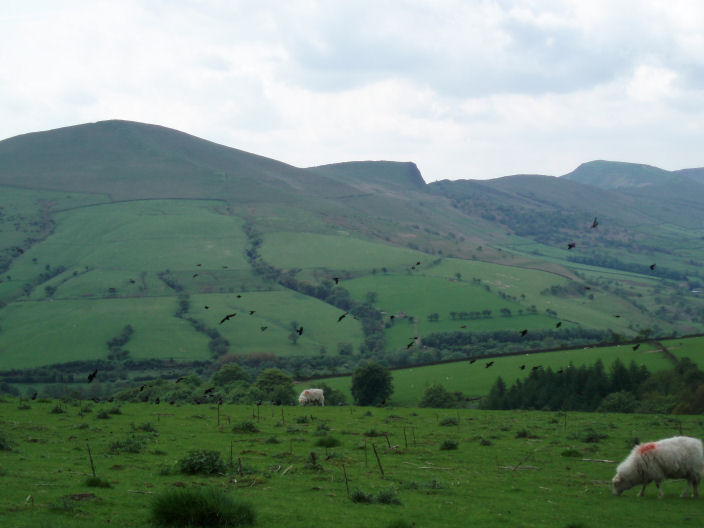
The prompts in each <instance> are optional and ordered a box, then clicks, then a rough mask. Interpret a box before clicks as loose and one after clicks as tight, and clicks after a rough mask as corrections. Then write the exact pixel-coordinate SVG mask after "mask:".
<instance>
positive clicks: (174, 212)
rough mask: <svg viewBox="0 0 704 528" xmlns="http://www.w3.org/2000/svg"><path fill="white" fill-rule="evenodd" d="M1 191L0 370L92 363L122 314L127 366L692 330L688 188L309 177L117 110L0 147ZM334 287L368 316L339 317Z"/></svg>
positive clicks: (339, 174)
mask: <svg viewBox="0 0 704 528" xmlns="http://www.w3.org/2000/svg"><path fill="white" fill-rule="evenodd" d="M681 178H685V177H684V176H681ZM681 178H680V179H681ZM678 181H679V180H678ZM688 181H691V182H692V185H698V183H696V182H695V180H692V179H689V180H688ZM0 185H1V186H2V193H0V370H7V369H11V368H29V367H36V366H42V365H48V364H52V363H57V362H67V361H71V360H85V361H90V360H97V359H105V358H106V357H107V355H108V354H109V353H110V350H109V349H108V347H107V342H108V341H109V340H110V339H112V338H114V337H115V336H116V335H118V334H119V333H120V332H121V330H122V329H123V328H125V327H126V325H130V326H131V327H132V328H133V329H134V334H133V335H132V337H131V338H130V341H129V343H128V344H127V345H125V349H126V350H127V352H129V357H130V358H132V359H148V358H155V359H159V358H161V359H170V358H174V359H183V360H209V361H211V368H212V366H213V365H214V363H213V362H214V361H215V360H216V359H217V357H219V356H220V355H222V354H225V353H228V354H232V355H235V356H241V357H242V356H252V355H260V356H261V355H262V354H264V355H266V354H268V355H269V356H273V357H277V356H278V357H281V358H302V359H301V360H302V361H303V364H300V365H299V364H297V365H298V366H299V367H301V368H304V370H306V369H308V368H309V367H310V368H312V369H315V370H316V371H317V372H320V371H321V370H325V369H330V370H329V371H332V370H334V369H335V368H339V367H340V365H339V364H336V363H335V362H336V361H338V360H339V361H344V363H345V365H347V366H350V365H354V364H355V363H356V362H358V361H359V360H360V359H362V357H368V356H370V355H371V356H373V357H377V358H384V357H388V355H389V354H395V357H396V359H395V360H396V361H399V362H401V361H403V355H404V353H405V351H406V348H407V346H408V344H409V340H410V339H411V338H415V337H416V336H417V337H419V338H420V339H419V340H418V341H417V344H420V343H421V342H422V339H423V338H424V337H427V336H430V335H432V334H437V333H444V332H451V331H453V332H454V331H461V332H465V333H468V332H485V331H498V330H510V331H517V330H519V329H523V328H528V329H530V330H549V329H552V328H554V327H555V325H556V323H557V322H558V321H560V322H561V323H562V325H563V328H564V329H585V330H591V329H597V330H602V331H604V332H607V331H609V330H611V331H613V332H616V333H618V334H622V335H625V336H634V335H636V334H637V333H638V332H639V331H642V330H645V329H648V328H651V329H654V330H655V331H656V332H657V333H660V334H661V335H670V334H672V333H673V332H676V333H678V334H680V335H681V334H686V333H690V332H699V331H702V330H704V323H702V321H704V318H703V316H704V297H702V296H700V295H697V294H694V293H691V291H690V290H692V289H696V288H697V287H698V284H699V283H701V282H702V281H704V275H702V271H701V267H700V265H699V264H698V262H700V261H701V257H704V254H702V252H703V251H704V249H702V246H701V244H700V240H699V239H700V238H701V237H700V233H699V232H698V231H697V229H695V228H693V227H692V225H693V224H692V222H689V223H682V222H680V216H682V215H684V216H687V217H688V218H690V219H695V218H697V214H698V213H697V211H698V210H697V209H696V208H697V207H698V205H697V204H698V202H697V201H696V200H694V201H693V202H692V203H691V204H688V205H687V206H686V207H684V206H680V205H678V206H677V207H676V209H677V211H676V213H677V214H675V213H674V212H673V213H672V214H671V215H670V216H669V217H668V216H667V209H668V208H672V207H671V206H670V205H668V203H670V202H667V203H665V204H663V205H662V207H660V208H659V209H657V210H655V209H653V210H651V209H650V208H649V207H643V205H644V204H649V203H650V202H648V200H650V198H648V197H646V196H644V195H637V194H633V193H631V194H624V193H623V192H621V191H620V190H618V189H601V188H599V187H597V186H594V185H585V184H580V183H576V182H574V181H569V180H567V179H562V178H550V177H544V176H519V177H508V178H500V179H497V180H493V181H488V182H438V183H436V184H431V185H426V184H425V183H424V182H423V180H422V176H421V175H420V173H419V171H418V169H417V167H416V166H415V165H414V164H413V163H407V162H404V163H398V162H388V161H382V162H348V163H340V164H333V165H325V166H321V167H313V168H308V169H303V168H296V167H292V166H290V165H286V164H284V163H280V162H278V161H275V160H271V159H268V158H264V157H262V156H257V155H254V154H249V153H246V152H242V151H239V150H237V149H233V148H229V147H224V146H222V145H217V144H214V143H211V142H208V141H205V140H203V139H199V138H195V137H193V136H190V135H188V134H184V133H182V132H178V131H175V130H169V129H166V128H164V127H159V126H154V125H145V124H140V123H130V122H125V121H105V122H100V123H93V124H87V125H79V126H76V127H67V128H63V129H58V130H54V131H48V132H41V133H32V134H26V135H23V136H18V137H16V138H11V139H8V140H4V141H0ZM631 190H632V189H631ZM690 190H691V189H690ZM671 191H672V192H671V195H668V200H670V199H671V200H672V203H676V204H680V202H677V201H676V200H679V199H680V195H679V194H678V192H679V191H678V188H675V187H673V189H672V190H671ZM597 206H598V207H597ZM653 211H655V212H653ZM594 216H598V217H599V219H600V221H601V223H600V225H599V227H598V228H597V229H592V228H590V227H589V226H590V223H591V221H592V219H593V217H594ZM573 240H574V241H575V242H576V247H575V248H573V249H567V246H566V242H567V241H573ZM418 262H420V264H417V263H418ZM651 263H656V264H657V267H656V268H654V269H653V270H651V269H649V265H650V264H651ZM333 277H338V278H339V279H341V280H340V281H339V284H338V285H337V288H338V290H337V291H336V293H335V295H334V296H330V297H325V295H322V294H317V293H316V291H317V292H320V291H326V290H325V288H328V287H329V285H330V284H332V283H330V282H329V281H330V280H331V279H332V278H333ZM284 279H286V280H284ZM287 280H288V282H287ZM292 280H293V282H292ZM295 281H300V282H302V283H305V287H296V286H295V285H294V282H295ZM316 288H317V290H316ZM302 292H305V294H304V293H302ZM348 298H349V302H350V303H356V304H355V309H356V310H357V311H358V313H360V314H361V313H362V312H364V313H365V314H366V317H367V319H366V320H365V319H364V318H363V317H361V316H360V317H358V318H357V319H355V318H354V317H347V318H346V319H344V320H341V321H340V322H338V317H339V316H340V315H341V314H342V313H344V312H345V311H346V310H347V309H342V308H341V306H343V305H344V304H341V303H340V302H339V301H340V299H343V300H344V299H348ZM344 306H352V305H351V304H347V305H344ZM206 307H207V308H206ZM349 309H350V310H351V308H349ZM249 311H254V313H253V314H252V315H249ZM234 312H236V313H238V315H237V316H236V317H234V319H232V320H230V321H227V324H221V323H220V321H221V319H222V317H224V315H226V314H228V313H234ZM401 312H403V313H404V314H406V316H407V317H406V318H405V319H404V318H403V317H399V318H398V319H396V320H395V321H392V319H391V317H390V315H393V314H398V313H401ZM453 313H454V314H455V315H454V316H453ZM469 313H480V314H482V315H481V316H480V317H474V316H472V317H465V316H461V317H460V316H458V315H457V314H465V315H466V314H469ZM244 316H246V317H244ZM377 316H378V318H377V319H375V317H377ZM294 322H295V323H298V325H299V326H303V327H304V328H305V331H304V332H303V333H302V335H300V336H299V337H300V338H296V339H295V340H296V343H295V344H293V343H292V341H293V340H292V339H291V332H292V329H293V326H294V325H293V323H294ZM263 327H265V330H262V328H263ZM350 345H351V346H352V351H351V353H350V352H349V346H350ZM341 347H342V348H344V349H345V350H346V357H345V358H340V357H338V350H339V349H340V348H341ZM497 347H498V348H497V350H498V349H499V348H501V344H500V343H499V344H498V345H497ZM418 350H423V349H420V347H419V348H418ZM426 352H427V354H429V355H431V356H433V357H435V356H437V355H439V356H441V357H447V356H448V355H451V354H457V353H461V352H457V351H456V350H455V351H453V350H430V351H423V352H422V353H423V354H426ZM123 359H124V358H123ZM313 360H315V361H313ZM115 361H118V364H117V367H119V368H122V367H121V366H120V365H121V364H119V361H121V360H115ZM306 362H307V364H306ZM313 363H315V366H311V365H312V364H313ZM285 365H286V367H287V368H289V367H290V366H291V363H285ZM86 368H87V367H86ZM168 368H169V369H171V367H170V366H169V367H168ZM262 368H263V367H262ZM306 371H307V370H306ZM168 372H171V370H169V371H168ZM168 372H167V373H165V374H168ZM133 375H138V373H136V372H130V373H128V376H133Z"/></svg>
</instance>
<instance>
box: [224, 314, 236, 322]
mask: <svg viewBox="0 0 704 528" xmlns="http://www.w3.org/2000/svg"><path fill="white" fill-rule="evenodd" d="M236 315H237V314H236V313H231V314H227V315H226V316H225V317H223V318H222V319H221V320H220V324H223V323H224V322H225V321H229V320H230V319H232V318H233V317H234V316H236Z"/></svg>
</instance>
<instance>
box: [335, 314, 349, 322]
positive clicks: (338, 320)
mask: <svg viewBox="0 0 704 528" xmlns="http://www.w3.org/2000/svg"><path fill="white" fill-rule="evenodd" d="M346 315H347V312H345V313H343V314H342V315H341V316H340V317H338V318H337V322H338V323H339V322H340V321H342V320H343V319H344V318H345V316H346Z"/></svg>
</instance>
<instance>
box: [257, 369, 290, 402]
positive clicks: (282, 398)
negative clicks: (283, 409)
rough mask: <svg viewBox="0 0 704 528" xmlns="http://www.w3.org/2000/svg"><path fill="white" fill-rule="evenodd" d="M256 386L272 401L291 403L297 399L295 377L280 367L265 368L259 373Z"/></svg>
mask: <svg viewBox="0 0 704 528" xmlns="http://www.w3.org/2000/svg"><path fill="white" fill-rule="evenodd" d="M256 386H257V388H258V389H260V390H261V391H262V392H263V393H264V394H266V395H267V398H269V399H270V400H271V401H275V402H280V403H291V402H293V401H294V399H295V393H294V390H293V378H291V376H289V375H287V374H286V373H284V372H282V371H280V370H279V369H275V368H270V369H265V370H263V371H262V372H261V374H259V377H258V378H257V383H256Z"/></svg>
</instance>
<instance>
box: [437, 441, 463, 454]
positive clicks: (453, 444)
mask: <svg viewBox="0 0 704 528" xmlns="http://www.w3.org/2000/svg"><path fill="white" fill-rule="evenodd" d="M459 445H460V444H459V442H457V441H456V440H449V439H448V440H445V441H443V443H442V444H440V451H449V450H451V449H457V447H458V446H459Z"/></svg>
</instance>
